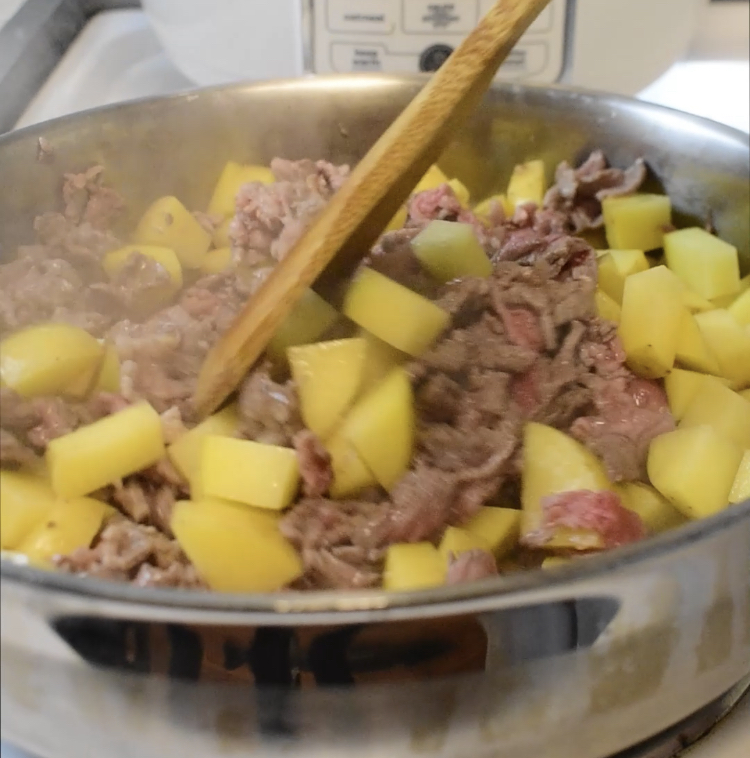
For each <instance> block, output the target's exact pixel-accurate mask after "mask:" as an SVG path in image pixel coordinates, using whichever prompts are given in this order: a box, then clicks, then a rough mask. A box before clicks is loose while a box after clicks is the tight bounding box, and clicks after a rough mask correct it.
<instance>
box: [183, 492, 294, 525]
mask: <svg viewBox="0 0 750 758" xmlns="http://www.w3.org/2000/svg"><path fill="white" fill-rule="evenodd" d="M190 502H191V503H192V505H193V506H194V507H195V508H208V509H210V510H216V511H220V512H221V513H223V514H229V516H230V517H231V516H232V515H233V514H235V513H240V514H242V516H240V518H242V519H243V520H244V521H247V520H248V517H249V518H250V519H252V521H253V523H255V524H256V526H257V527H258V528H259V529H270V530H272V531H278V528H279V522H280V521H281V519H282V516H283V515H284V514H283V513H282V512H281V511H269V510H268V509H266V508H253V506H251V505H243V504H241V503H233V502H232V501H231V500H220V499H219V498H211V497H206V498H198V499H196V498H193V499H192V500H191V501H190Z"/></svg>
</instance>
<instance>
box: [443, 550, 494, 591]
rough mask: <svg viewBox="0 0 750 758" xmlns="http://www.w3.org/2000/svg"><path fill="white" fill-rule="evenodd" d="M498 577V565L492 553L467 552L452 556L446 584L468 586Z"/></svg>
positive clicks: (482, 551) (481, 551)
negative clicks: (469, 583)
mask: <svg viewBox="0 0 750 758" xmlns="http://www.w3.org/2000/svg"><path fill="white" fill-rule="evenodd" d="M497 575H498V570H497V564H496V563H495V556H494V555H492V553H488V552H487V551H486V550H467V551H466V552H464V553H460V554H459V555H457V556H456V555H451V558H450V562H449V564H448V576H447V578H446V580H445V583H446V584H447V585H453V584H466V583H467V582H476V581H478V580H480V579H487V578H488V577H490V576H497Z"/></svg>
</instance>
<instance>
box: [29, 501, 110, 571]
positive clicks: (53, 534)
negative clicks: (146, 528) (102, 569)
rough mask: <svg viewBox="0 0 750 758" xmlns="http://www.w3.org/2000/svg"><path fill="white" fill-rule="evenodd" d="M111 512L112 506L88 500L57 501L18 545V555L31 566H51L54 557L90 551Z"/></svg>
mask: <svg viewBox="0 0 750 758" xmlns="http://www.w3.org/2000/svg"><path fill="white" fill-rule="evenodd" d="M114 512H115V510H114V508H112V506H111V505H107V503H103V502H102V501H101V500H95V499H94V498H90V497H77V498H73V499H71V500H58V501H57V502H56V503H55V505H54V507H53V508H52V509H51V510H50V511H49V512H48V513H47V515H46V517H45V518H44V519H43V520H42V523H41V524H39V525H38V526H37V528H36V529H34V530H33V531H32V532H31V533H30V534H29V535H28V536H27V537H26V539H24V541H23V542H22V543H21V544H20V545H19V547H18V552H19V553H23V554H24V555H25V556H26V557H27V558H28V559H29V563H31V564H32V565H34V566H39V567H48V566H51V565H52V559H53V558H54V556H56V555H68V554H69V553H72V552H73V551H74V550H77V549H78V548H81V547H89V546H90V545H91V543H92V541H93V539H94V537H96V535H97V533H98V532H99V530H100V529H101V528H102V524H103V523H104V520H105V518H107V517H109V516H111V515H112V514H113V513H114Z"/></svg>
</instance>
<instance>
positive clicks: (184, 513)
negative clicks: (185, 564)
mask: <svg viewBox="0 0 750 758" xmlns="http://www.w3.org/2000/svg"><path fill="white" fill-rule="evenodd" d="M170 526H171V528H172V532H173V533H174V535H175V538H176V539H177V542H178V543H179V545H180V547H181V548H182V549H183V550H184V551H185V554H186V555H187V556H188V558H190V560H191V561H192V563H193V565H194V566H195V568H196V570H197V571H198V573H199V574H200V576H201V577H202V578H203V579H204V581H205V582H206V583H207V584H208V586H209V587H210V588H211V589H212V590H215V591H217V592H273V591H275V590H279V589H281V588H282V587H284V586H286V585H287V584H289V583H290V582H292V581H294V580H295V579H296V578H297V577H299V576H300V575H301V574H302V562H301V560H300V557H299V555H298V554H297V552H296V550H295V549H294V548H293V547H292V545H291V544H290V543H289V542H287V541H286V540H285V539H284V537H283V536H282V535H281V534H280V533H279V532H278V531H277V530H276V529H275V528H272V527H270V526H265V525H263V524H262V523H259V521H258V519H257V517H256V515H255V514H254V512H251V511H250V510H249V509H246V508H241V507H236V506H232V505H229V504H224V503H216V502H214V503H211V506H210V507H208V506H206V505H205V504H202V505H198V504H196V503H192V502H189V501H183V502H179V503H177V504H176V505H175V507H174V510H173V511H172V518H171V521H170Z"/></svg>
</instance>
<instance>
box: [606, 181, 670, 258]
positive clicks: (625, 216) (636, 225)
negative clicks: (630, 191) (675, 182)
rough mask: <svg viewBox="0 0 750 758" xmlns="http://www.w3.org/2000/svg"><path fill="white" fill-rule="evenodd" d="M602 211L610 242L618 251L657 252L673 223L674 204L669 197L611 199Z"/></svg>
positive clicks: (628, 196)
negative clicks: (665, 233)
mask: <svg viewBox="0 0 750 758" xmlns="http://www.w3.org/2000/svg"><path fill="white" fill-rule="evenodd" d="M602 210H603V213H604V227H605V229H606V232H607V242H608V244H609V246H610V247H613V248H616V249H618V250H643V251H645V252H649V251H650V250H656V249H657V248H660V247H662V245H663V242H664V230H665V229H668V228H669V226H670V224H671V223H672V203H671V202H670V200H669V198H668V197H667V196H666V195H627V196H625V197H607V198H604V201H603V202H602Z"/></svg>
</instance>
